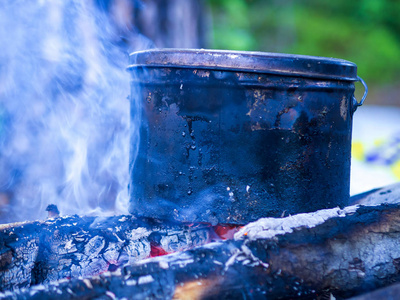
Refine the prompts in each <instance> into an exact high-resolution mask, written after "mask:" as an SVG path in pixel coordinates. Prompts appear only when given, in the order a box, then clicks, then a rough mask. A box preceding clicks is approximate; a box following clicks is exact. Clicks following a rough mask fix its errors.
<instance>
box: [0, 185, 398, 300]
mask: <svg viewBox="0 0 400 300" xmlns="http://www.w3.org/2000/svg"><path fill="white" fill-rule="evenodd" d="M396 188H398V187H397V186H396ZM382 192H384V190H381V191H376V192H374V197H376V198H379V195H380V193H382ZM376 193H377V194H376ZM388 194H393V195H395V196H393V197H397V196H396V193H394V192H390V193H383V194H381V196H384V198H385V199H383V198H382V197H381V200H382V201H381V202H386V203H384V204H380V205H378V203H379V201H376V202H374V205H375V206H362V205H361V206H360V205H353V206H349V207H346V208H344V209H340V208H334V209H326V210H320V211H317V212H314V213H306V214H298V215H294V216H289V217H286V218H265V219H260V220H258V221H256V222H254V223H250V224H248V225H246V226H244V227H243V228H242V229H241V230H240V231H239V232H238V233H236V235H235V239H234V240H227V241H219V242H213V243H209V244H207V245H204V246H200V247H196V248H193V249H191V250H187V251H183V252H175V253H173V254H170V255H166V256H160V257H154V258H149V259H144V260H141V261H136V262H134V263H132V264H130V265H126V266H125V267H123V268H120V269H118V270H117V271H115V272H106V273H103V274H101V275H99V276H94V277H93V276H92V277H89V278H84V279H82V278H80V279H79V278H78V279H71V280H63V281H58V282H53V283H49V284H45V285H36V286H33V287H31V288H25V289H19V290H15V291H12V292H11V291H6V292H4V293H3V294H0V298H4V299H28V298H29V299H30V298H36V299H54V298H58V299H82V298H99V299H100V298H101V299H106V298H107V299H108V298H111V299H116V298H119V299H121V298H128V299H144V298H150V299H217V298H218V299H232V298H250V299H253V298H255V299H257V298H267V299H287V298H300V299H301V298H302V299H315V298H318V297H320V296H321V295H326V294H328V295H329V294H333V295H334V296H335V297H351V296H355V295H358V294H361V293H365V292H368V291H372V290H375V289H377V288H379V287H384V286H388V285H390V284H392V283H394V282H396V281H398V280H399V276H400V204H398V203H396V200H395V199H388V196H387V195H388ZM369 196H371V194H370V195H369ZM389 198H390V197H389ZM389 200H390V201H389ZM358 201H359V202H360V203H362V199H358ZM397 202H398V201H397Z"/></svg>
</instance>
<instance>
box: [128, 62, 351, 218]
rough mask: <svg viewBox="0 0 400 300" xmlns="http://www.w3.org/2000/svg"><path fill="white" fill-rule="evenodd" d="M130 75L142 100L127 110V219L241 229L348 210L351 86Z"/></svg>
mask: <svg viewBox="0 0 400 300" xmlns="http://www.w3.org/2000/svg"><path fill="white" fill-rule="evenodd" d="M132 72H135V76H134V78H135V79H134V80H133V82H132V84H133V85H135V86H136V85H138V84H139V85H140V86H141V94H135V93H132V99H131V101H132V102H135V101H141V103H142V106H143V115H142V124H141V129H140V130H141V135H140V137H141V143H140V149H139V155H138V157H137V159H136V162H135V165H134V168H133V171H132V182H131V184H130V197H131V202H130V212H131V213H132V214H134V215H139V216H146V217H154V218H162V219H171V218H172V219H175V220H179V221H204V222H210V223H212V224H215V223H236V224H244V223H247V222H250V221H253V220H256V219H258V218H260V217H266V216H275V217H279V216H281V215H288V214H295V213H299V212H309V211H315V210H318V209H322V208H328V207H335V206H344V205H346V204H347V202H348V199H349V178H350V148H351V126H352V112H353V101H352V97H353V93H354V84H353V82H352V81H344V80H323V79H312V78H303V77H297V76H296V77H294V76H281V75H271V74H261V73H253V72H234V71H221V70H213V69H209V70H203V69H196V68H193V69H190V68H176V67H173V68H170V67H152V66H149V67H147V68H143V67H135V68H132ZM131 163H133V162H131Z"/></svg>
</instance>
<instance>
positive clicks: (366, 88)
mask: <svg viewBox="0 0 400 300" xmlns="http://www.w3.org/2000/svg"><path fill="white" fill-rule="evenodd" d="M357 81H359V82H361V83H362V85H363V86H364V95H363V96H362V98H361V101H360V102H358V101H357V99H356V97H354V96H353V113H354V112H355V111H356V110H357V108H358V107H359V106H361V105H363V104H364V101H365V98H367V95H368V86H367V84H366V83H365V81H364V80H363V79H362V78H361V77H360V76H357Z"/></svg>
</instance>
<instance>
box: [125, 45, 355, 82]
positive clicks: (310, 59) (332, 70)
mask: <svg viewBox="0 0 400 300" xmlns="http://www.w3.org/2000/svg"><path fill="white" fill-rule="evenodd" d="M130 63H131V66H130V67H139V66H144V67H149V66H152V67H169V68H196V69H213V70H228V71H248V72H258V73H268V74H279V75H294V76H302V77H312V78H323V79H339V80H351V81H356V80H357V66H356V65H355V64H354V63H352V62H349V61H346V60H343V59H337V58H327V57H318V56H308V55H292V54H283V53H267V52H249V51H226V50H204V49H154V50H146V51H138V52H135V53H132V54H131V56H130Z"/></svg>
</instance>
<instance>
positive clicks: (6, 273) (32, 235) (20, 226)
mask: <svg viewBox="0 0 400 300" xmlns="http://www.w3.org/2000/svg"><path fill="white" fill-rule="evenodd" d="M189 225H191V224H186V225H185V224H166V223H162V224H160V223H155V222H150V221H145V220H138V219H135V218H134V217H133V216H118V217H107V218H104V217H103V218H95V217H78V216H72V217H63V218H56V219H49V220H47V221H45V222H29V223H28V222H26V223H17V224H10V225H2V230H0V291H5V290H12V289H15V288H21V287H29V286H30V285H32V284H39V283H46V282H50V281H54V280H59V279H64V278H67V279H68V278H77V277H79V276H81V277H88V276H92V275H97V274H100V273H102V272H106V271H110V270H111V271H112V270H115V269H116V268H118V267H119V266H120V265H124V264H127V263H128V264H130V263H133V262H134V261H136V260H140V259H144V258H147V257H149V256H150V255H151V252H152V250H153V248H154V247H153V246H152V245H153V244H154V243H155V244H154V245H158V246H159V247H160V248H161V249H162V250H163V251H164V253H165V252H166V253H170V252H174V251H182V250H185V249H189V248H192V247H194V246H197V245H201V244H204V243H206V242H208V241H209V238H210V236H209V232H210V227H209V226H206V225H197V226H196V227H194V226H189ZM155 234H156V235H158V238H157V241H154V236H155Z"/></svg>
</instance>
